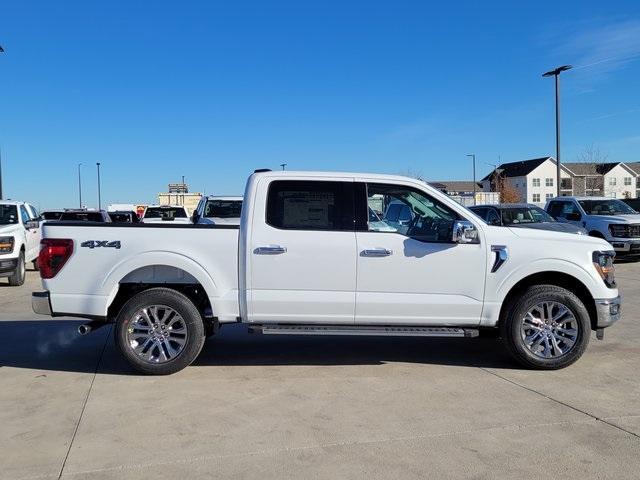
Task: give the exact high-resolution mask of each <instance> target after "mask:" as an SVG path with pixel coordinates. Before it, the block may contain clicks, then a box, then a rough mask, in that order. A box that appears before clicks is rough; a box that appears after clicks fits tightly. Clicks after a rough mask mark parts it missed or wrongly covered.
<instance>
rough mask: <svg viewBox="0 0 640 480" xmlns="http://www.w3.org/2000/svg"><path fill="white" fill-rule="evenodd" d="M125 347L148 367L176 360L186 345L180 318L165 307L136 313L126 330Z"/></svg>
mask: <svg viewBox="0 0 640 480" xmlns="http://www.w3.org/2000/svg"><path fill="white" fill-rule="evenodd" d="M127 344H128V345H129V347H130V348H131V350H132V351H133V352H134V353H135V354H136V355H138V357H140V358H141V359H142V360H144V361H145V362H148V363H165V362H168V361H169V360H173V359H174V358H176V357H177V356H178V355H180V353H182V350H184V347H185V345H186V344H187V326H186V324H185V321H184V319H183V318H182V316H181V315H180V314H179V313H178V312H176V311H175V310H174V309H173V308H171V307H167V306H166V305H150V306H148V307H144V308H142V309H140V310H138V311H137V312H136V313H135V315H134V316H133V320H131V323H129V327H128V328H127Z"/></svg>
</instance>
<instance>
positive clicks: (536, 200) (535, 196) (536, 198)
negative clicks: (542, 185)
mask: <svg viewBox="0 0 640 480" xmlns="http://www.w3.org/2000/svg"><path fill="white" fill-rule="evenodd" d="M532 201H533V203H540V194H539V193H534V194H533V197H532Z"/></svg>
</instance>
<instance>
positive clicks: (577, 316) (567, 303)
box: [500, 285, 591, 370]
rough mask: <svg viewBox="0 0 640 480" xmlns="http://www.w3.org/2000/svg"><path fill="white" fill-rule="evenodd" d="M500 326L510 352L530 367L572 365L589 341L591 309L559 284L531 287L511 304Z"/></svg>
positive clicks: (512, 300)
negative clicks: (589, 311)
mask: <svg viewBox="0 0 640 480" xmlns="http://www.w3.org/2000/svg"><path fill="white" fill-rule="evenodd" d="M507 308H508V310H507V314H506V315H505V318H503V320H502V322H501V324H500V328H501V336H502V338H503V340H504V342H505V343H506V346H507V349H508V350H509V353H510V354H511V355H512V356H513V357H514V358H515V359H516V360H517V361H518V362H519V363H520V364H522V365H524V366H525V367H528V368H537V369H542V370H555V369H559V368H564V367H566V366H568V365H571V364H572V363H573V362H575V361H576V360H578V359H579V358H580V357H581V356H582V354H583V353H584V351H585V349H586V348H587V345H588V344H589V335H590V333H591V326H590V321H589V313H588V312H587V309H586V307H585V306H584V304H583V303H582V301H581V300H580V299H579V298H578V297H577V296H576V295H574V294H573V293H572V292H570V291H569V290H567V289H564V288H561V287H557V286H555V285H539V286H534V287H529V288H528V289H526V290H525V291H523V292H522V293H521V294H519V295H516V296H514V297H513V298H512V299H511V301H510V304H509V305H507Z"/></svg>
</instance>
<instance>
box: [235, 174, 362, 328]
mask: <svg viewBox="0 0 640 480" xmlns="http://www.w3.org/2000/svg"><path fill="white" fill-rule="evenodd" d="M262 181H263V182H269V184H268V187H267V190H266V191H267V198H266V202H265V201H262V202H259V201H256V202H255V205H254V211H253V219H252V228H251V232H250V234H249V235H250V238H249V239H248V247H249V249H250V251H249V252H248V254H249V262H248V270H247V281H248V285H247V290H248V291H247V294H248V297H247V299H248V311H247V315H248V318H249V321H250V322H259V323H268V322H272V323H330V324H353V322H354V309H355V289H356V288H355V287H356V260H357V255H356V238H355V231H354V214H353V180H352V179H349V180H345V181H332V180H327V181H323V180H320V179H315V178H314V179H306V180H277V179H274V180H270V179H263V180H262ZM261 189H262V187H261ZM249 282H250V283H249Z"/></svg>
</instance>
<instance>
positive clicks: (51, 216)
mask: <svg viewBox="0 0 640 480" xmlns="http://www.w3.org/2000/svg"><path fill="white" fill-rule="evenodd" d="M61 216H62V212H42V218H44V219H45V220H59V219H60V217H61Z"/></svg>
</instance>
